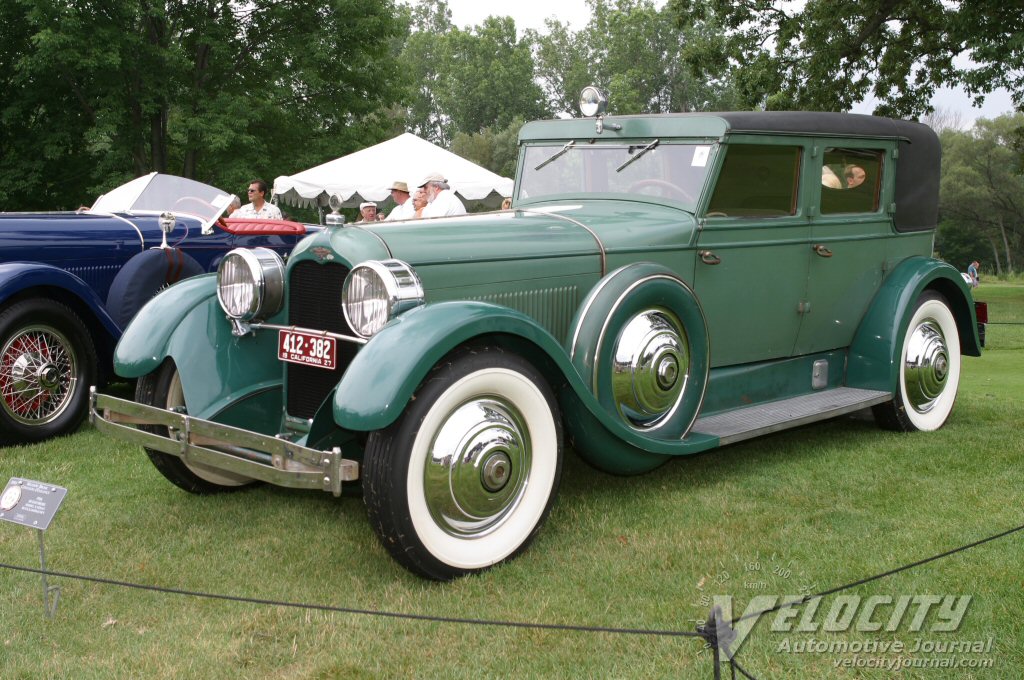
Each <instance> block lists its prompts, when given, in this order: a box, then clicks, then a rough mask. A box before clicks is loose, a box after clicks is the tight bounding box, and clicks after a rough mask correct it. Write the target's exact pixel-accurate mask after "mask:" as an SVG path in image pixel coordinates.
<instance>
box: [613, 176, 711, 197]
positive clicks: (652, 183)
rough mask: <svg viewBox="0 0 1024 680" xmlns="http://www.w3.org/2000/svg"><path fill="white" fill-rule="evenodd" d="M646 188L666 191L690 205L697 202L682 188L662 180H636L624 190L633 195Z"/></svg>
mask: <svg viewBox="0 0 1024 680" xmlns="http://www.w3.org/2000/svg"><path fill="white" fill-rule="evenodd" d="M646 187H657V188H659V189H666V190H667V191H669V192H671V193H672V194H675V195H676V196H680V197H682V198H683V199H684V200H686V201H689V202H690V203H696V202H697V201H696V200H695V199H694V198H693V196H691V195H690V192H688V191H687V190H686V189H684V188H682V187H681V186H679V185H678V184H673V183H672V182H666V181H665V180H663V179H641V180H637V181H636V182H633V183H632V184H630V185H629V188H628V189H626V191H628V192H629V193H633V192H634V191H638V190H640V189H644V188H646Z"/></svg>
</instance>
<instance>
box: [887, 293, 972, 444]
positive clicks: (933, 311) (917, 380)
mask: <svg viewBox="0 0 1024 680" xmlns="http://www.w3.org/2000/svg"><path fill="white" fill-rule="evenodd" d="M899 361H900V363H899V371H900V373H899V381H898V384H897V385H896V396H895V398H894V399H893V400H892V401H889V402H886V403H884V404H879V405H877V406H875V407H874V408H873V410H874V414H875V420H876V421H877V422H878V424H879V425H880V426H882V427H884V428H886V429H889V430H898V431H901V432H913V431H916V430H923V431H930V430H937V429H939V428H940V427H942V426H943V424H945V422H946V420H947V419H948V418H949V414H950V413H951V412H952V411H953V404H954V402H955V401H956V393H957V388H958V387H959V384H960V335H959V331H958V330H957V326H956V320H955V319H954V318H953V312H952V311H951V310H950V308H949V303H948V302H947V301H946V299H945V298H944V297H942V296H941V295H940V294H938V293H936V292H934V291H925V292H924V293H923V294H922V295H921V297H920V298H918V300H917V307H916V308H915V310H914V313H913V314H912V315H911V317H910V324H909V325H908V326H907V332H906V333H905V334H904V336H903V346H902V349H901V351H900V360H899Z"/></svg>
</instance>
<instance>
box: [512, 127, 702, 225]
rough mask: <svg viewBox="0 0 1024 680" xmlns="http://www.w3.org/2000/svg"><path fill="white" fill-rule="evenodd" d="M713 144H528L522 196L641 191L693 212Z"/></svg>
mask: <svg viewBox="0 0 1024 680" xmlns="http://www.w3.org/2000/svg"><path fill="white" fill-rule="evenodd" d="M711 148H712V147H711V145H710V144H679V143H672V142H659V141H658V140H654V139H651V140H645V141H642V142H635V143H632V144H628V143H627V144H624V143H613V144H587V143H569V144H563V143H556V144H550V145H542V146H529V147H527V148H526V151H525V153H524V154H523V170H522V177H521V179H520V182H519V193H518V197H519V198H520V199H534V198H539V197H542V196H554V195H559V196H573V197H575V196H580V195H583V194H627V195H631V196H636V195H638V194H639V195H645V196H653V197H659V198H663V199H665V200H667V201H671V202H674V203H679V204H682V206H683V207H684V208H686V209H687V210H690V211H693V210H695V209H696V207H697V200H698V198H699V197H700V193H701V190H702V189H703V187H704V179H705V177H706V176H707V171H708V164H709V161H710V156H711Z"/></svg>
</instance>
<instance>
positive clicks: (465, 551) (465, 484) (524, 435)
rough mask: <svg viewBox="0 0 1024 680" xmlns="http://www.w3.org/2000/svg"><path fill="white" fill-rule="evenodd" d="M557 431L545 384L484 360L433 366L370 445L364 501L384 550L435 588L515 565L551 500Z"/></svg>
mask: <svg viewBox="0 0 1024 680" xmlns="http://www.w3.org/2000/svg"><path fill="white" fill-rule="evenodd" d="M559 420H560V419H559V415H558V406H557V402H556V401H555V398H554V395H553V394H552V392H551V389H550V387H549V386H548V384H547V382H546V381H545V380H544V378H543V377H541V376H540V375H539V374H538V373H537V371H536V370H535V369H534V368H533V367H532V366H531V365H530V364H529V363H527V362H526V361H525V360H523V359H522V358H520V357H518V356H515V355H510V354H506V353H503V352H501V351H499V350H497V349H490V348H489V349H483V350H479V351H474V352H463V353H460V354H456V355H454V356H453V358H452V359H451V360H450V361H446V362H444V363H442V364H441V365H439V366H437V367H436V368H435V369H434V370H433V372H432V373H431V374H430V375H429V376H428V378H427V379H426V380H425V381H424V382H423V384H422V385H420V387H419V389H418V390H417V392H416V394H415V396H414V397H413V399H412V401H410V403H409V405H408V407H407V408H406V410H405V413H403V414H402V416H401V417H400V418H399V419H398V420H397V421H396V422H395V423H394V424H392V425H391V426H390V427H388V428H387V429H385V430H382V431H379V432H374V433H372V434H371V435H370V438H369V441H368V443H367V447H366V454H365V457H364V461H363V498H364V500H365V502H366V506H367V509H368V512H369V516H370V521H371V524H372V525H373V527H374V530H375V531H376V532H377V535H378V537H379V538H380V540H381V542H382V543H383V545H384V546H385V547H386V548H387V550H388V551H389V552H390V553H391V555H392V556H393V557H394V558H395V559H396V560H397V561H398V562H399V563H400V564H402V565H403V566H404V567H406V568H407V569H409V570H410V571H413V572H414V573H417V574H420V575H422V576H426V577H428V578H433V579H437V580H448V579H451V578H454V577H456V576H460V575H463V574H468V573H472V572H476V571H481V570H483V569H486V568H488V567H490V566H491V565H494V564H496V563H498V562H502V561H504V560H508V559H511V558H512V557H514V556H516V555H517V554H519V553H520V552H521V551H522V550H524V549H525V548H526V546H527V545H528V544H529V543H530V541H531V540H532V539H533V537H534V535H535V534H536V533H537V531H538V529H539V528H540V526H541V524H542V523H543V521H544V519H545V518H546V517H547V514H548V512H549V511H550V509H551V504H552V502H553V500H554V497H555V494H556V492H557V489H558V481H559V477H560V475H561V466H562V431H561V424H560V422H559Z"/></svg>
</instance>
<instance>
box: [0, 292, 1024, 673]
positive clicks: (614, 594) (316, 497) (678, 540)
mask: <svg viewBox="0 0 1024 680" xmlns="http://www.w3.org/2000/svg"><path fill="white" fill-rule="evenodd" d="M977 297H978V299H986V300H987V301H988V302H989V308H990V318H991V320H992V321H1003V320H1007V321H1013V320H1016V321H1024V286H1021V285H1009V284H994V283H993V284H985V285H983V286H982V287H981V288H979V289H978V294H977ZM1022 329H1024V326H1000V325H993V326H991V327H990V330H989V337H988V345H989V350H988V351H986V353H985V355H984V356H983V357H981V358H966V359H965V360H964V369H963V380H962V383H961V392H960V397H959V399H958V403H957V406H956V408H955V410H954V413H953V416H952V418H951V419H950V421H949V423H948V425H947V426H946V427H945V428H944V429H943V430H941V431H939V432H936V433H929V434H913V435H899V434H894V433H890V432H883V431H881V430H878V429H877V428H875V426H874V424H873V423H872V422H870V421H869V420H866V419H864V418H858V417H853V418H845V419H840V420H835V421H831V422H828V423H824V424H818V425H814V426H810V427H806V428H802V429H799V430H793V431H789V432H785V433H780V434H777V435H774V436H771V437H767V438H763V439H759V440H754V441H751V442H747V443H744V444H740V445H735V446H731V447H727V448H724V449H721V450H719V451H715V452H712V453H709V454H706V455H701V456H696V457H693V458H688V459H680V460H676V461H673V462H672V463H670V464H669V465H666V466H664V467H663V468H661V469H659V470H657V471H655V472H653V473H650V474H648V475H645V476H641V477H636V478H618V477H612V476H608V475H604V474H602V473H599V472H596V471H594V470H593V469H591V468H589V467H588V466H586V465H585V464H583V463H581V462H580V461H579V460H578V459H577V458H576V457H575V456H573V455H571V454H570V455H569V456H568V457H567V460H566V468H565V471H564V475H563V482H562V488H561V493H560V496H559V499H558V502H557V504H556V506H555V509H554V511H553V512H552V514H551V517H550V518H549V520H548V522H547V524H546V526H545V527H544V529H543V530H542V532H541V534H540V536H539V537H538V539H537V541H536V542H535V543H534V545H533V546H532V547H531V549H530V550H528V551H527V552H526V553H525V554H524V555H522V556H521V557H520V558H519V559H517V560H515V561H514V562H512V563H510V564H507V565H503V566H501V567H498V568H496V569H493V570H492V571H490V572H488V573H486V574H483V575H479V576H475V577H471V578H466V579H462V580H459V581H456V582H454V583H451V584H436V583H428V582H425V581H422V580H420V579H418V578H416V577H413V576H411V575H410V574H408V573H406V572H405V571H404V570H402V569H401V568H400V567H399V566H397V565H396V564H395V563H394V562H393V561H392V560H391V559H390V558H389V557H388V556H387V553H386V552H385V551H384V550H383V549H382V548H381V547H380V546H379V545H378V544H377V541H376V539H375V537H374V535H373V533H372V531H371V529H370V527H369V525H368V523H367V521H366V516H365V510H364V507H363V504H362V501H361V499H360V498H358V497H346V498H341V499H333V498H331V497H330V496H328V495H324V494H317V493H312V492H299V491H290V490H285V489H280V488H274V487H270V486H262V487H258V488H254V489H251V490H249V491H245V492H242V493H238V494H228V495H221V496H216V497H195V496H190V495H188V494H186V493H184V492H181V491H179V490H178V489H177V488H176V487H173V486H172V485H171V484H169V483H167V482H166V481H165V480H164V479H163V478H162V477H161V476H160V475H159V474H158V473H157V471H156V470H155V468H153V467H152V465H151V464H150V463H149V461H148V459H146V457H145V456H144V455H143V454H142V453H141V451H140V450H138V449H136V448H133V447H131V446H127V445H121V444H119V443H118V442H115V441H113V440H109V439H106V438H104V437H102V436H100V435H99V434H98V433H97V432H95V431H94V430H92V429H90V428H89V427H88V426H87V427H85V428H83V430H82V431H81V432H79V433H78V434H76V435H74V436H72V437H68V438H64V439H61V440H57V441H52V442H48V443H45V444H41V445H37V446H30V447H15V448H8V449H6V450H4V451H3V452H2V454H0V484H3V483H5V482H6V480H7V479H8V478H9V477H11V476H21V477H28V478H32V479H38V480H43V481H47V482H51V483H54V484H59V485H61V486H65V487H67V488H68V496H67V499H66V500H65V502H64V505H63V507H62V508H61V510H60V511H59V513H58V515H57V517H56V519H55V521H54V523H53V525H52V526H51V528H50V529H49V530H48V531H47V532H46V536H45V538H46V550H47V560H48V567H49V568H51V569H53V570H56V571H63V572H71V573H80V574H86V575H91V576H99V577H104V578H109V579H122V580H126V581H131V582H137V583H144V584H152V585H159V586H166V587H172V588H180V589H188V590H197V591H206V592H215V593H224V594H230V595H237V596H247V597H254V598H262V599H273V600H286V601H292V602H309V603H323V604H330V605H336V606H343V607H353V608H365V609H379V610H386V611H397V612H409V613H415V614H429V615H437V616H446V617H464V618H477V619H498V620H513V621H529V622H543V623H560V624H575V625H594V626H607V627H624V628H649V629H672V630H691V629H692V628H693V625H694V620H696V619H702V618H704V617H705V616H706V615H707V613H708V598H709V597H710V596H711V595H733V596H734V597H735V606H736V607H737V608H738V610H739V611H737V612H736V613H739V612H742V610H743V607H745V606H746V603H747V602H748V601H750V599H751V598H752V597H754V596H756V595H763V594H779V595H783V594H795V593H798V592H800V591H802V590H808V589H809V590H812V591H819V590H824V589H827V588H830V587H833V586H836V585H840V584H843V583H846V582H850V581H854V580H857V579H859V578H862V577H865V576H869V575H872V574H875V573H878V572H882V571H885V570H888V569H891V568H894V567H897V566H900V565H903V564H905V563H908V562H912V561H915V560H918V559H921V558H924V557H928V556H930V555H933V554H936V553H939V552H942V551H945V550H948V549H950V548H954V547H957V546H960V545H963V544H966V543H968V542H971V541H973V540H976V539H978V538H982V537H985V536H987V535H990V534H993V533H996V532H998V531H1001V530H1004V529H1008V528H1012V527H1016V526H1019V525H1021V524H1024V510H1022V504H1021V489H1024V465H1022V461H1024V441H1022V438H1021V424H1022V422H1024V404H1022V401H1021V399H1020V396H1021V394H1024V330H1022ZM36 540H37V539H36V535H35V533H34V532H32V531H30V530H29V529H26V528H23V527H20V526H16V525H12V524H6V523H0V561H2V562H5V563H13V564H17V565H24V566H28V567H37V566H38V564H39V562H38V549H37V542H36ZM1022 555H1024V532H1020V533H1017V534H1013V535H1012V536H1010V537H1008V538H1005V539H1002V540H1000V541H995V542H992V543H988V544H985V545H983V546H980V547H978V548H975V549H972V550H970V551H967V552H965V553H960V554H957V555H954V556H952V557H949V558H946V559H943V560H940V561H937V562H933V563H931V564H928V565H925V566H923V567H921V568H918V569H915V570H912V571H909V572H904V573H901V574H898V575H896V576H893V577H890V578H887V579H883V580H881V581H875V582H872V583H870V584H866V585H863V586H860V587H857V588H856V589H854V590H852V591H849V592H847V593H844V595H849V594H855V595H860V596H865V597H867V596H871V595H880V596H892V597H894V598H897V597H899V596H901V595H910V596H913V595H929V594H932V595H944V594H949V595H969V596H971V598H972V600H971V603H970V606H969V608H968V611H967V614H966V615H965V617H964V619H963V622H962V625H961V626H960V628H959V630H957V631H955V632H932V633H929V632H928V626H930V625H931V624H932V623H934V619H933V618H929V619H926V621H925V630H923V631H921V632H913V631H909V630H908V624H909V617H907V618H908V621H907V622H904V623H903V624H902V625H901V627H900V628H898V629H897V630H896V631H894V632H890V633H884V632H883V633H865V632H836V633H829V632H815V633H810V632H808V633H796V632H794V633H788V634H783V633H779V632H774V631H772V630H770V629H769V627H768V625H767V624H768V621H766V620H764V621H762V622H760V623H759V624H758V625H757V627H755V628H754V631H753V633H752V635H751V637H750V638H749V639H748V641H747V643H746V645H745V646H744V647H743V648H742V651H741V654H740V657H739V658H740V660H741V662H742V663H743V665H744V667H745V668H747V669H748V670H749V671H750V672H751V673H753V675H754V676H756V677H758V678H762V679H764V678H854V677H856V678H881V677H890V676H891V675H892V672H891V671H886V670H880V669H873V668H841V667H836V666H835V663H836V662H837V661H840V662H841V661H842V660H844V659H853V658H854V655H853V654H825V653H787V652H785V651H780V646H781V645H783V644H784V642H785V640H788V641H789V642H790V643H791V644H792V643H796V642H799V641H801V640H804V641H806V640H808V639H810V638H815V639H825V640H838V641H848V642H852V641H862V642H863V641H867V640H890V641H891V640H901V641H903V642H904V643H906V644H908V645H912V644H913V643H914V641H915V640H916V639H917V638H924V639H925V640H934V641H974V640H986V641H987V640H988V639H989V638H991V639H992V647H991V651H990V652H988V653H985V654H979V655H970V654H961V655H951V654H941V653H932V654H916V655H911V656H914V657H916V658H942V657H948V656H961V657H964V658H967V659H978V658H990V659H992V662H993V664H994V665H993V667H992V668H989V669H970V668H959V669H920V670H918V669H913V668H910V669H906V670H903V671H902V672H901V673H902V675H903V677H915V678H916V677H919V678H975V677H977V678H987V677H993V678H1021V677H1024V670H1022V669H1024V624H1022V623H1021V612H1022V611H1024V570H1022V569H1021V567H1020V562H1021V557H1022ZM755 566H756V567H758V568H754V567H755ZM51 584H59V585H60V586H61V588H62V595H61V600H60V606H59V609H58V611H57V614H56V616H55V617H54V618H53V619H52V620H47V619H46V618H45V616H44V613H43V606H42V593H41V584H40V579H39V577H38V576H37V575H32V574H26V573H20V572H13V571H10V570H2V569H0V677H2V678H62V677H68V678H72V677H73V678H76V679H77V678H90V677H96V678H106V677H139V678H143V677H144V678H149V677H160V678H171V677H173V678H221V677H223V678H236V677H242V678H371V677H404V676H414V677H443V678H447V677H460V678H461V677H464V678H482V677H510V676H515V677H525V678H531V677H581V678H605V677H642V678H649V677H674V678H679V677H682V678H711V677H712V674H711V673H712V671H711V664H710V654H709V653H708V651H706V650H704V649H702V646H701V644H700V642H699V641H695V640H692V639H678V638H667V637H643V636H626V635H612V634H606V633H602V634H593V633H579V632H564V631H551V630H527V629H511V628H501V627H482V626H468V625H451V624H442V623H428V622H419V621H405V620H396V619H387V618H372V617H366V616H357V615H348V614H341V613H326V612H315V611H307V610H301V609H288V608H281V607H273V606H265V605H254V604H244V603H234V602H223V601H214V600H204V599H196V598H191V597H185V596H176V595H165V594H159V593H152V592H145V591H139V590H130V589H123V588H117V587H112V586H108V585H100V584H94V583H89V582H83V581H76V580H68V579H51ZM834 599H835V598H829V599H827V600H825V601H824V603H823V604H822V605H821V607H820V612H821V613H819V615H818V619H819V620H821V619H822V618H823V615H824V612H825V611H827V610H828V608H829V607H831V606H832V604H833V600H834ZM861 656H862V657H863V656H872V655H864V654H862V655H861ZM874 656H888V657H893V656H894V655H891V654H890V655H884V654H883V655H874ZM724 677H728V673H727V672H726V675H725V676H724Z"/></svg>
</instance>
